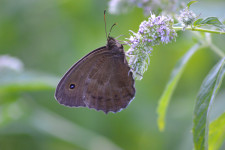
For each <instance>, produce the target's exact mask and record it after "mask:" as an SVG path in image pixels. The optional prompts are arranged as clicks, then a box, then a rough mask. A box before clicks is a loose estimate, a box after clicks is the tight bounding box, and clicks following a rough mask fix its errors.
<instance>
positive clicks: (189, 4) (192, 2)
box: [187, 1, 198, 9]
mask: <svg viewBox="0 0 225 150" xmlns="http://www.w3.org/2000/svg"><path fill="white" fill-rule="evenodd" d="M196 2H198V1H190V2H189V3H188V4H187V7H188V9H189V8H190V6H191V5H192V4H194V3H196Z"/></svg>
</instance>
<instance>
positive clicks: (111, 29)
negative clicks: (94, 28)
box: [108, 23, 117, 38]
mask: <svg viewBox="0 0 225 150" xmlns="http://www.w3.org/2000/svg"><path fill="white" fill-rule="evenodd" d="M115 25H117V23H114V24H113V25H112V27H111V28H110V30H109V35H108V38H109V36H110V33H111V31H112V28H113V27H114V26H115Z"/></svg>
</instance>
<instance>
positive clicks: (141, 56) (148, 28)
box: [127, 14, 177, 80]
mask: <svg viewBox="0 0 225 150" xmlns="http://www.w3.org/2000/svg"><path fill="white" fill-rule="evenodd" d="M172 25H173V19H171V18H170V17H167V16H157V17H156V16H155V15H154V14H151V16H150V17H149V18H148V21H143V22H142V23H141V24H140V26H139V31H138V32H137V33H134V32H133V31H131V32H132V33H133V35H132V36H130V38H129V39H127V40H128V41H127V43H128V45H129V46H130V49H129V50H128V52H127V55H128V56H129V57H130V59H129V65H130V67H131V71H132V72H133V74H134V77H135V78H136V79H139V80H141V79H142V76H143V73H144V72H145V71H146V70H147V68H148V65H149V63H150V58H149V56H150V53H151V51H152V49H153V46H155V45H159V44H167V43H169V42H171V41H172V40H173V39H174V40H175V37H176V36H177V34H176V32H175V30H174V29H173V28H172Z"/></svg>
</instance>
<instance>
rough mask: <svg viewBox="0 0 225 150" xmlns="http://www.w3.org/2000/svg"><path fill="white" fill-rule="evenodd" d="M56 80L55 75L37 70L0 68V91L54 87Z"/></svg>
mask: <svg viewBox="0 0 225 150" xmlns="http://www.w3.org/2000/svg"><path fill="white" fill-rule="evenodd" d="M58 80H59V79H58V78H56V77H55V76H51V75H47V74H43V73H38V72H31V71H22V72H17V71H14V70H11V69H1V70H0V91H2V90H8V91H22V90H42V89H53V88H55V87H56V84H57V82H58Z"/></svg>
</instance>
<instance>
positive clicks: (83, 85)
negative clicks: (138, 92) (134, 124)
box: [55, 13, 135, 113]
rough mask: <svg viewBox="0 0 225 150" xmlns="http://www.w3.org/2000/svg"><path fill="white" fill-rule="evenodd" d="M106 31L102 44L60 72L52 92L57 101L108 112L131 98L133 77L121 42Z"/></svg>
mask: <svg viewBox="0 0 225 150" xmlns="http://www.w3.org/2000/svg"><path fill="white" fill-rule="evenodd" d="M104 18H105V13H104ZM112 27H113V26H112ZM111 29H112V28H111ZM106 35H107V33H106ZM109 35H110V34H109ZM109 35H108V36H107V44H106V46H103V47H100V48H98V49H96V50H93V51H92V52H90V53H89V54H87V55H86V56H84V57H83V58H82V59H80V60H79V61H78V62H77V63H76V64H74V65H73V66H72V67H71V68H70V69H69V71H68V72H67V73H66V74H65V75H64V76H63V78H62V79H61V81H60V82H59V84H58V86H57V88H56V92H55V98H56V99H57V101H58V102H59V103H60V104H63V105H66V106H70V107H88V108H94V109H96V110H102V111H103V112H105V113H108V112H110V111H111V112H118V111H120V110H122V109H123V108H126V107H127V105H128V104H129V103H130V102H131V100H132V99H133V98H134V96H135V88H134V79H133V75H132V72H131V71H130V67H129V66H128V63H127V60H126V56H125V52H124V49H123V45H122V44H120V43H119V42H118V41H117V40H116V39H114V38H112V37H110V36H109Z"/></svg>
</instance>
